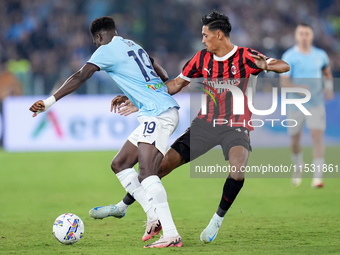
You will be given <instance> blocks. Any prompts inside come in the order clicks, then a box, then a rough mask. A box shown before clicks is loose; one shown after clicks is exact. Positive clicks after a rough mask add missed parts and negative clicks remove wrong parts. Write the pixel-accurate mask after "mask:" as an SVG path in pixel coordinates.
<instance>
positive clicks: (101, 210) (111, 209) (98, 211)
mask: <svg viewBox="0 0 340 255" xmlns="http://www.w3.org/2000/svg"><path fill="white" fill-rule="evenodd" d="M126 211H127V210H124V211H122V212H121V211H120V210H119V208H118V206H116V205H111V204H110V205H108V206H98V207H95V208H92V209H91V210H90V211H89V215H90V216H91V217H92V218H94V219H104V218H106V217H110V216H113V217H116V218H118V219H120V218H123V217H124V216H125V214H126Z"/></svg>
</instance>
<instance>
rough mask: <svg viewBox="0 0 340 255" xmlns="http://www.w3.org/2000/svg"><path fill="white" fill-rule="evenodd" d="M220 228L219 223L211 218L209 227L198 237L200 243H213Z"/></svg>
mask: <svg viewBox="0 0 340 255" xmlns="http://www.w3.org/2000/svg"><path fill="white" fill-rule="evenodd" d="M220 227H221V223H220V221H219V220H217V219H214V218H212V219H211V220H210V222H209V225H208V226H207V227H206V228H205V229H204V230H203V231H202V233H201V235H200V240H201V242H204V243H211V242H212V241H214V239H215V237H216V236H217V233H218V230H219V229H220Z"/></svg>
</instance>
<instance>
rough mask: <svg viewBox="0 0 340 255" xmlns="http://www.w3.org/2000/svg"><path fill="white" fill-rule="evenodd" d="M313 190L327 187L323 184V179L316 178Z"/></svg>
mask: <svg viewBox="0 0 340 255" xmlns="http://www.w3.org/2000/svg"><path fill="white" fill-rule="evenodd" d="M311 186H312V188H323V187H324V186H325V185H324V184H323V181H322V179H320V178H315V179H313V181H312V185H311Z"/></svg>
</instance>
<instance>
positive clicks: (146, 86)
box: [88, 36, 179, 116]
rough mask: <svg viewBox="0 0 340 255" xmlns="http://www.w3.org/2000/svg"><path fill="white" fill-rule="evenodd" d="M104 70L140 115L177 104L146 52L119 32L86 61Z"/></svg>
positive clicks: (157, 112) (154, 113)
mask: <svg viewBox="0 0 340 255" xmlns="http://www.w3.org/2000/svg"><path fill="white" fill-rule="evenodd" d="M88 63H90V64H94V65H96V66H97V67H98V68H99V69H100V70H103V71H106V72H107V73H108V74H109V75H110V76H111V78H112V79H113V80H114V81H115V83H116V84H117V86H118V87H119V88H120V89H121V90H122V91H123V92H124V94H125V95H126V96H127V97H128V98H129V99H130V101H131V102H132V103H133V104H134V105H135V106H136V107H138V109H139V116H157V115H159V114H161V113H162V112H164V111H166V110H167V109H169V108H172V107H177V108H179V106H178V104H177V102H176V100H175V99H173V98H172V96H170V95H169V94H168V89H167V87H166V85H165V84H164V82H162V80H161V79H160V77H159V76H158V75H157V73H156V72H155V70H154V68H153V66H152V63H151V61H150V59H149V56H148V54H147V53H146V52H145V51H144V49H143V48H142V47H141V46H139V45H138V44H136V43H135V42H133V41H131V40H126V39H123V38H122V37H120V36H115V37H113V39H112V41H111V42H110V43H108V44H106V45H102V46H100V47H99V48H98V49H97V50H96V51H95V52H94V53H93V54H92V56H91V58H90V60H89V61H88Z"/></svg>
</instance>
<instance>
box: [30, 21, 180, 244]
mask: <svg viewBox="0 0 340 255" xmlns="http://www.w3.org/2000/svg"><path fill="white" fill-rule="evenodd" d="M90 31H91V34H92V36H93V41H94V43H95V44H96V46H97V47H98V49H97V50H96V51H95V52H94V53H93V55H92V57H91V58H90V60H89V61H88V62H87V63H86V64H85V65H84V66H83V67H82V68H81V69H80V70H79V71H78V72H76V73H75V74H73V75H72V76H71V77H70V78H68V79H67V80H66V81H65V83H64V84H63V85H62V87H61V88H60V89H59V90H58V91H56V92H55V93H54V94H53V95H52V96H51V97H49V98H48V99H46V100H39V101H37V102H35V103H34V104H33V105H32V106H31V108H30V110H31V111H32V112H34V114H33V116H36V115H37V114H38V113H39V112H43V111H46V110H47V109H48V108H49V107H51V106H52V105H53V104H54V103H55V102H56V101H58V100H59V99H61V98H62V97H64V96H66V95H68V94H70V93H71V92H73V91H75V90H76V89H77V88H79V87H80V86H81V85H82V84H84V82H85V81H86V80H87V79H89V78H90V77H91V76H92V75H93V73H94V72H96V71H100V70H103V71H106V72H107V73H108V74H109V75H110V76H111V78H112V79H113V80H114V81H115V83H116V84H117V85H118V87H119V88H120V89H121V90H122V91H123V92H124V93H125V95H126V96H127V97H128V98H129V100H130V101H131V102H133V104H134V105H135V106H137V107H138V108H139V117H138V120H139V122H140V126H138V127H137V128H136V129H135V130H134V131H133V133H132V134H131V135H130V136H129V137H128V140H127V141H126V143H125V144H124V145H123V147H122V148H121V150H120V151H119V152H118V154H117V155H116V156H115V158H114V160H113V161H112V164H111V168H112V170H113V171H114V172H115V173H116V175H117V177H118V179H119V181H120V182H121V184H122V185H123V187H124V188H125V190H126V191H127V192H129V193H130V194H131V195H132V196H133V197H134V198H135V199H136V200H137V201H138V202H139V203H140V204H141V206H142V207H143V209H144V211H145V212H146V214H147V227H146V230H145V234H144V236H143V238H142V240H143V241H146V240H149V239H150V238H151V237H152V236H154V235H156V234H158V233H159V231H160V230H161V229H162V227H163V236H162V237H161V238H160V239H159V240H158V241H156V242H154V243H152V244H149V245H146V246H145V247H158V248H162V247H174V246H175V247H180V246H182V239H181V237H180V235H179V234H178V232H177V229H176V226H175V224H174V222H173V220H172V216H171V212H170V208H169V205H168V202H167V195H166V191H165V189H164V187H163V185H162V182H161V181H160V179H159V177H158V176H157V173H158V169H159V165H160V163H161V161H162V159H163V157H164V154H165V153H166V149H167V145H168V139H169V136H170V135H171V134H172V133H173V132H174V131H175V129H176V128H177V125H178V108H179V106H178V104H177V102H176V101H175V100H174V99H173V98H172V97H171V96H170V95H169V94H168V91H167V87H166V86H165V84H164V83H163V81H162V80H161V79H160V77H159V76H158V75H157V73H156V72H155V69H154V67H153V63H152V61H151V59H150V58H149V56H148V54H147V53H146V52H145V51H144V49H143V48H142V47H140V46H139V45H138V44H136V43H135V42H133V41H131V40H126V39H123V38H122V37H120V36H118V35H117V32H116V27H115V23H114V20H113V19H112V18H111V17H101V18H98V19H95V20H94V21H93V22H92V23H91V26H90ZM137 162H139V174H138V173H137V172H136V171H135V170H134V168H133V166H134V165H135V164H136V163H137ZM106 208H107V207H97V208H94V209H92V210H91V211H90V215H91V214H96V213H99V214H102V213H109V212H103V211H102V210H105V209H106Z"/></svg>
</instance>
